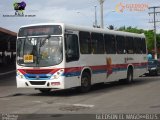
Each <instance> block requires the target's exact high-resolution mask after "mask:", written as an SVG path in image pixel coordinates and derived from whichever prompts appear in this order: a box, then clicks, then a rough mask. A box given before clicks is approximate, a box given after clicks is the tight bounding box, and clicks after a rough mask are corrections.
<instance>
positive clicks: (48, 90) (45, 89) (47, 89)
mask: <svg viewBox="0 0 160 120" xmlns="http://www.w3.org/2000/svg"><path fill="white" fill-rule="evenodd" d="M38 90H39V91H40V92H41V93H49V92H50V91H51V89H50V88H41V89H38Z"/></svg>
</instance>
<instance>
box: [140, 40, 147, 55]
mask: <svg viewBox="0 0 160 120" xmlns="http://www.w3.org/2000/svg"><path fill="white" fill-rule="evenodd" d="M141 51H142V53H143V54H145V53H146V41H145V38H142V44H141Z"/></svg>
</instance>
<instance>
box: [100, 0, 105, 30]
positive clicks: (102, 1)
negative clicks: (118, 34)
mask: <svg viewBox="0 0 160 120" xmlns="http://www.w3.org/2000/svg"><path fill="white" fill-rule="evenodd" d="M104 1H105V0H99V3H100V7H101V28H104V23H103V3H104Z"/></svg>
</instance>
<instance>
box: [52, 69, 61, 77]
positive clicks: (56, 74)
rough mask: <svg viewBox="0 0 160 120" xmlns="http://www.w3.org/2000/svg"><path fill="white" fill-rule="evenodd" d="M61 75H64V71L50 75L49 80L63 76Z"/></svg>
mask: <svg viewBox="0 0 160 120" xmlns="http://www.w3.org/2000/svg"><path fill="white" fill-rule="evenodd" d="M63 73H64V69H60V70H58V71H57V72H56V73H54V74H53V75H52V77H51V79H58V78H59V77H60V76H62V75H63Z"/></svg>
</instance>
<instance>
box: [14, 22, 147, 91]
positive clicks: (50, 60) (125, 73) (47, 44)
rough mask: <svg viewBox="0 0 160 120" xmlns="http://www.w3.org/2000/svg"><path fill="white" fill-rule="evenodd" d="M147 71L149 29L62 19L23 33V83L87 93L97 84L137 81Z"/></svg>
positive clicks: (19, 47)
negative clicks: (122, 29)
mask: <svg viewBox="0 0 160 120" xmlns="http://www.w3.org/2000/svg"><path fill="white" fill-rule="evenodd" d="M146 71H147V53H146V41H145V36H144V34H135V33H127V32H120V31H113V30H106V29H100V28H89V27H82V26H74V25H67V24H63V23H50V24H34V25H28V26H23V27H21V28H20V29H19V32H18V37H17V77H16V79H17V87H18V88H35V89H38V90H40V91H41V92H48V91H50V90H51V89H68V88H74V87H77V88H79V89H80V90H81V91H82V92H87V91H89V90H90V88H91V85H93V84H96V83H105V82H111V81H115V80H121V79H123V80H125V81H126V82H132V81H133V78H137V77H139V76H140V75H142V74H144V73H145V72H146Z"/></svg>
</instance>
